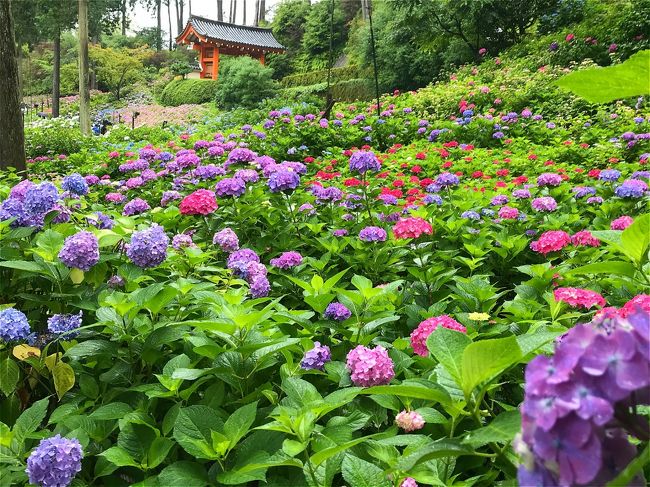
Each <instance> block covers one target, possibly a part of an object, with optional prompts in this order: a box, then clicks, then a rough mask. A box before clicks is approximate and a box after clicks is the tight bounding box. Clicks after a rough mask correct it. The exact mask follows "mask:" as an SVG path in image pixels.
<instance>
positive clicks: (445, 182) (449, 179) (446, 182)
mask: <svg viewBox="0 0 650 487" xmlns="http://www.w3.org/2000/svg"><path fill="white" fill-rule="evenodd" d="M459 182H460V179H459V178H458V176H456V175H455V174H452V173H450V172H443V173H442V174H439V175H438V177H437V178H436V184H437V185H438V186H442V187H445V188H446V187H448V186H457V185H458V183H459Z"/></svg>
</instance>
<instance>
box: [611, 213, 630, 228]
mask: <svg viewBox="0 0 650 487" xmlns="http://www.w3.org/2000/svg"><path fill="white" fill-rule="evenodd" d="M632 223H634V219H633V218H632V217H631V216H627V215H623V216H620V217H618V218H617V219H616V220H612V222H611V223H610V224H609V228H611V229H612V230H625V229H626V228H627V227H629V226H630V225H632Z"/></svg>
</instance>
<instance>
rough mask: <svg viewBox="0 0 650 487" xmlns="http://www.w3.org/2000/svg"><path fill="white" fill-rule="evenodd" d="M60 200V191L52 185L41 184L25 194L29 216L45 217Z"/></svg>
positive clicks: (25, 205)
mask: <svg viewBox="0 0 650 487" xmlns="http://www.w3.org/2000/svg"><path fill="white" fill-rule="evenodd" d="M58 200H59V191H58V190H57V189H56V186H54V185H53V184H52V183H41V184H39V185H38V186H34V187H32V188H30V189H28V190H27V191H26V192H25V197H24V199H23V204H24V208H25V212H26V213H27V214H28V215H32V216H36V215H44V214H45V213H47V212H48V211H51V210H52V209H53V208H54V205H55V204H56V202H57V201H58Z"/></svg>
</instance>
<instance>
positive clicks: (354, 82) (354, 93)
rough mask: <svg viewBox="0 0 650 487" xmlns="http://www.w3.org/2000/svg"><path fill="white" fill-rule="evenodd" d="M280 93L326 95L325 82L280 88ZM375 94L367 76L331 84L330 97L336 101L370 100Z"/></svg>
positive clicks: (296, 96) (285, 94)
mask: <svg viewBox="0 0 650 487" xmlns="http://www.w3.org/2000/svg"><path fill="white" fill-rule="evenodd" d="M282 94H283V95H284V96H287V97H291V98H303V97H306V96H314V95H316V96H320V97H325V96H326V95H327V83H315V84H313V85H307V86H294V87H291V88H285V89H284V90H282ZM374 96H375V92H374V89H373V84H372V80H370V79H367V78H359V79H349V80H345V81H340V82H338V83H333V84H332V97H333V98H334V99H335V100H336V101H346V102H347V101H356V100H370V99H372V98H373V97H374Z"/></svg>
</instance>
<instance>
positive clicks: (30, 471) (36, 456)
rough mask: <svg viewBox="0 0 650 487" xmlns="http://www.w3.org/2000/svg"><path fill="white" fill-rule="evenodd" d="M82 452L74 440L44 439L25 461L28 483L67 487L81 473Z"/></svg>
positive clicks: (43, 486)
mask: <svg viewBox="0 0 650 487" xmlns="http://www.w3.org/2000/svg"><path fill="white" fill-rule="evenodd" d="M82 457H83V450H82V448H81V444H80V443H79V440H77V439H76V438H72V439H68V438H63V437H61V435H56V436H52V437H51V438H45V439H43V440H41V441H40V443H39V444H38V446H37V447H36V448H35V449H34V450H33V451H32V453H31V454H30V455H29V458H28V459H27V469H26V470H25V471H26V472H27V475H28V476H29V482H30V483H31V484H36V485H39V486H42V487H67V486H68V485H70V483H71V482H72V479H73V478H74V476H75V475H76V474H77V473H79V472H80V471H81V459H82Z"/></svg>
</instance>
